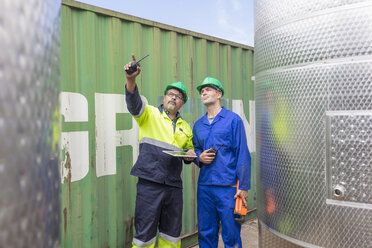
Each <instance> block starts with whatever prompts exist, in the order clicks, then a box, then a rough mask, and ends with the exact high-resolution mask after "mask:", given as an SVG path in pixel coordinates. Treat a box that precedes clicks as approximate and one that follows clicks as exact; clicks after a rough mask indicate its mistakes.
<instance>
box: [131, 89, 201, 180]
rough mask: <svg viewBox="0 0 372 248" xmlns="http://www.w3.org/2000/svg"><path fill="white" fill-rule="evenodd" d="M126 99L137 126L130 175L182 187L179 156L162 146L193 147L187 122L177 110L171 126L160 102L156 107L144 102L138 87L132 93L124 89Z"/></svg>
mask: <svg viewBox="0 0 372 248" xmlns="http://www.w3.org/2000/svg"><path fill="white" fill-rule="evenodd" d="M126 101H127V105H128V110H129V112H130V113H131V114H132V115H133V117H134V119H135V120H136V121H137V123H138V125H139V128H140V135H139V136H140V149H139V156H138V160H137V162H136V163H135V165H134V166H133V168H132V171H131V175H134V176H137V177H140V178H144V179H147V180H149V181H153V182H157V183H164V184H167V185H170V186H175V187H182V180H181V171H182V159H181V158H177V157H173V156H171V155H168V154H166V153H163V150H183V149H194V147H193V144H192V131H191V128H190V126H189V124H187V122H186V121H185V120H183V119H182V118H181V116H180V115H179V114H178V115H177V116H178V118H177V122H176V123H175V127H174V126H173V122H172V120H171V119H170V118H169V117H168V115H167V114H166V113H165V110H164V108H163V106H162V105H160V106H159V108H156V107H154V106H151V105H146V104H145V103H143V101H142V100H141V98H140V96H139V93H138V90H137V88H136V90H135V92H134V93H133V94H132V93H130V92H128V91H127V90H126Z"/></svg>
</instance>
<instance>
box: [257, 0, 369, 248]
mask: <svg viewBox="0 0 372 248" xmlns="http://www.w3.org/2000/svg"><path fill="white" fill-rule="evenodd" d="M255 8H256V27H255V34H256V35H255V98H256V130H257V135H256V137H257V139H256V140H257V162H258V163H257V164H258V169H257V179H258V183H257V184H258V191H257V194H258V201H257V204H258V217H259V227H260V232H259V235H260V238H259V243H260V247H277V248H281V247H335V248H336V247H337V248H342V247H345V248H346V247H372V173H371V172H372V15H371V13H372V1H362V0H359V1H352V0H339V1H334V0H332V1H331V0H286V1H270V0H259V1H256V4H255Z"/></svg>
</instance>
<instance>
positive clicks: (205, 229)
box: [197, 185, 242, 248]
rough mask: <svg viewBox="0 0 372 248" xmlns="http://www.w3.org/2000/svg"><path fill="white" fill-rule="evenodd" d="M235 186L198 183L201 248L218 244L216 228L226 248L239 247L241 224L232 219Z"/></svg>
mask: <svg viewBox="0 0 372 248" xmlns="http://www.w3.org/2000/svg"><path fill="white" fill-rule="evenodd" d="M235 193H236V188H233V187H225V186H203V185H198V194H197V199H198V227H199V228H198V232H199V245H200V247H201V248H216V247H217V246H218V229H219V225H220V222H221V227H222V228H221V236H222V239H223V241H224V244H225V247H226V248H230V247H231V248H237V247H238V248H241V247H242V242H241V238H240V229H241V225H240V224H238V223H236V222H235V220H234V207H235V199H234V195H235Z"/></svg>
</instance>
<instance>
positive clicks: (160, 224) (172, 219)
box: [134, 178, 183, 242]
mask: <svg viewBox="0 0 372 248" xmlns="http://www.w3.org/2000/svg"><path fill="white" fill-rule="evenodd" d="M182 207H183V200H182V189H181V188H176V187H172V186H168V185H165V184H159V183H155V182H151V181H148V180H145V179H141V178H140V179H139V180H138V183H137V197H136V209H135V217H134V226H135V228H136V234H135V236H134V238H135V239H137V240H140V241H142V242H147V241H149V240H151V239H154V238H155V237H156V232H157V229H158V228H159V233H163V234H166V235H169V236H171V237H175V238H177V237H179V236H180V234H181V229H182Z"/></svg>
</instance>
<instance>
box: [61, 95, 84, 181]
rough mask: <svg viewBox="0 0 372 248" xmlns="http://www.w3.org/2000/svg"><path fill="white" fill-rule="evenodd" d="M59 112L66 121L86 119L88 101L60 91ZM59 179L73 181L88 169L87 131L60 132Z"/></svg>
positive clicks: (82, 176) (78, 178)
mask: <svg viewBox="0 0 372 248" xmlns="http://www.w3.org/2000/svg"><path fill="white" fill-rule="evenodd" d="M60 104H61V105H60V113H61V115H63V116H64V118H65V121H66V122H86V121H88V102H87V99H86V98H85V96H83V95H82V94H79V93H73V92H61V93H60ZM61 148H62V153H63V154H62V157H64V160H63V161H62V162H61V168H60V169H61V180H62V183H65V182H68V181H70V182H75V181H78V180H81V179H83V178H84V177H85V176H86V175H87V174H88V171H89V137H88V131H81V132H62V133H61Z"/></svg>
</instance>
